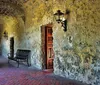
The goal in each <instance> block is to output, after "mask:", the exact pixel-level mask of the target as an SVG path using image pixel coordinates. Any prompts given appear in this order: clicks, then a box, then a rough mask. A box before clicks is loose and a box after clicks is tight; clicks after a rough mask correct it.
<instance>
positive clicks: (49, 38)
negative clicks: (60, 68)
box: [41, 24, 54, 69]
mask: <svg viewBox="0 0 100 85" xmlns="http://www.w3.org/2000/svg"><path fill="white" fill-rule="evenodd" d="M52 26H53V25H52V24H47V25H42V26H41V50H42V57H43V68H44V69H53V60H54V51H53V35H52V33H53V30H52Z"/></svg>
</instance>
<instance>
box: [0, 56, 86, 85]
mask: <svg viewBox="0 0 100 85" xmlns="http://www.w3.org/2000/svg"><path fill="white" fill-rule="evenodd" d="M11 64H13V65H8V63H7V59H3V58H1V59H0V85H86V84H82V83H81V82H78V81H75V80H70V79H66V78H63V77H60V76H57V75H54V74H53V73H52V70H38V69H36V68H34V69H32V68H28V67H27V66H24V65H21V66H20V67H19V68H17V67H16V66H14V65H15V63H14V62H13V63H11Z"/></svg>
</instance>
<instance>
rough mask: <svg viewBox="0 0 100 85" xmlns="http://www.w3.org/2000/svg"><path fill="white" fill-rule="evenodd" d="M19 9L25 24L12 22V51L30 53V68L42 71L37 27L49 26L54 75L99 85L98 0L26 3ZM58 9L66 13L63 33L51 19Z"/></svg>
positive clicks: (57, 0)
mask: <svg viewBox="0 0 100 85" xmlns="http://www.w3.org/2000/svg"><path fill="white" fill-rule="evenodd" d="M23 8H24V10H25V13H26V14H25V17H26V21H25V23H24V24H25V25H23V21H22V20H21V19H20V18H17V21H18V22H20V23H17V22H15V23H17V25H18V26H16V28H17V29H18V30H16V31H15V49H17V48H25V49H31V50H32V59H31V62H32V65H35V66H37V67H39V68H42V63H43V62H42V58H41V31H40V26H41V25H44V24H48V23H51V22H52V23H53V37H54V40H53V42H54V43H53V45H54V52H55V58H54V73H55V74H57V75H61V76H64V77H68V78H71V79H75V80H79V81H82V82H86V83H88V84H92V85H100V0H46V1H45V0H35V1H33V0H29V1H27V3H24V4H23ZM58 9H60V10H61V11H62V12H65V10H66V9H69V10H70V16H69V17H68V30H67V32H63V29H62V27H61V25H60V24H58V23H57V22H56V21H55V19H54V16H53V14H54V13H55V12H56V11H57V10H58ZM5 23H7V22H5ZM12 27H13V26H12ZM16 28H15V29H16Z"/></svg>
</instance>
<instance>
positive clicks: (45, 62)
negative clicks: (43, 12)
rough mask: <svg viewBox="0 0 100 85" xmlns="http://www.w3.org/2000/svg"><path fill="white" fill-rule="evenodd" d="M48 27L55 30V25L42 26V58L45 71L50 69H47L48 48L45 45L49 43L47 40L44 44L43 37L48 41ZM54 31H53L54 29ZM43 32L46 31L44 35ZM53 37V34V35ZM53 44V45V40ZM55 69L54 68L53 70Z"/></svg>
mask: <svg viewBox="0 0 100 85" xmlns="http://www.w3.org/2000/svg"><path fill="white" fill-rule="evenodd" d="M46 27H51V28H53V24H52V23H50V24H46V25H42V26H41V57H42V59H43V60H42V68H43V69H48V68H47V56H46V55H47V52H46V51H47V50H46V48H47V45H46V44H45V43H47V41H46V40H45V41H44V42H43V39H44V38H43V37H45V39H46V37H47V33H46V31H47V28H46ZM52 30H53V29H52ZM42 31H44V33H42ZM52 37H53V34H52ZM52 44H53V40H52ZM52 69H53V68H52Z"/></svg>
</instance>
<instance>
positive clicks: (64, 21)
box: [54, 10, 70, 31]
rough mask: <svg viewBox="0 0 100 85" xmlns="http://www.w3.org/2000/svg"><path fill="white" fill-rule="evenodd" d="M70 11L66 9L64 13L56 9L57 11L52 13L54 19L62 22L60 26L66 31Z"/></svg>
mask: <svg viewBox="0 0 100 85" xmlns="http://www.w3.org/2000/svg"><path fill="white" fill-rule="evenodd" d="M69 13H70V11H69V10H66V12H65V13H63V12H61V11H60V10H57V12H56V13H55V14H54V16H55V18H56V21H57V22H58V23H61V24H62V27H63V28H64V29H63V30H64V31H67V19H68V15H69Z"/></svg>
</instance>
